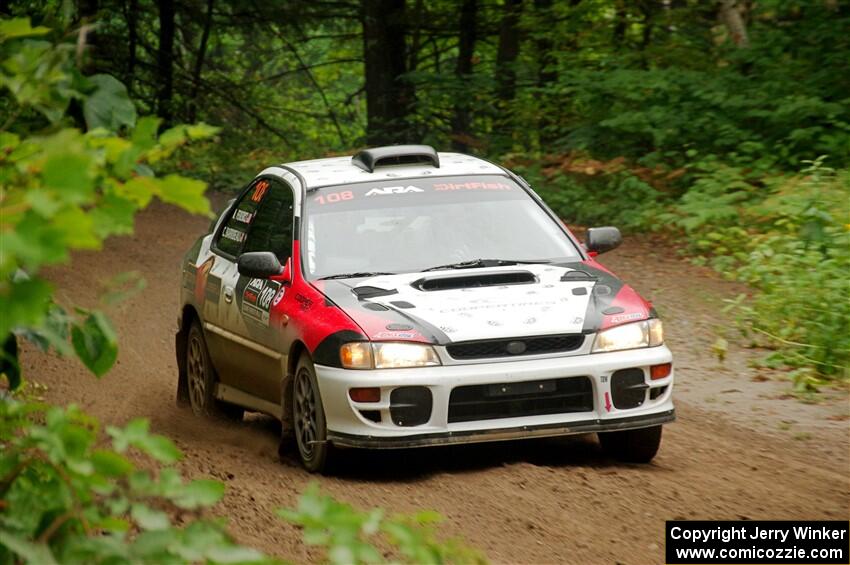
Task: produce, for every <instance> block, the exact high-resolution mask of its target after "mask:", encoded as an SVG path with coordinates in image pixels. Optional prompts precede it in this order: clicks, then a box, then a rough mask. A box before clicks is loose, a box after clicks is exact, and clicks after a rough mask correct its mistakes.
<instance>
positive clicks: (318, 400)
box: [292, 354, 334, 473]
mask: <svg viewBox="0 0 850 565" xmlns="http://www.w3.org/2000/svg"><path fill="white" fill-rule="evenodd" d="M292 420H293V421H292V427H293V430H294V431H295V441H296V443H297V444H298V454H299V456H300V457H301V463H302V464H303V465H304V468H305V469H307V470H308V471H310V472H311V473H322V472H324V471H326V470H328V469H329V468H330V462H331V460H332V459H333V455H334V453H333V445H331V444H330V443H329V442H328V441H327V439H328V428H327V423H326V421H325V410H324V408H323V407H322V397H321V396H320V394H319V386H318V382H317V381H316V371H315V369H314V368H313V363H312V361H310V357H308V356H307V355H306V354H304V355H302V356H301V359H300V360H299V361H298V367H297V368H296V369H295V378H294V380H293V383H292Z"/></svg>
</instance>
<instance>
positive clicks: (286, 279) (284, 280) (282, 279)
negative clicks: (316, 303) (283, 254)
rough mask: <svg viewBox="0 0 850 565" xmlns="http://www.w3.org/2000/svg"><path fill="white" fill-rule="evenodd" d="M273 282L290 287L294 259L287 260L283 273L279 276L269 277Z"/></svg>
mask: <svg viewBox="0 0 850 565" xmlns="http://www.w3.org/2000/svg"><path fill="white" fill-rule="evenodd" d="M269 278H270V279H271V280H273V281H277V282H279V283H281V284H283V285H284V286H286V285H288V284H289V283H291V282H292V257H290V258H288V259H287V260H286V263H284V265H283V271H281V273H280V274H279V275H272V276H271V277H269Z"/></svg>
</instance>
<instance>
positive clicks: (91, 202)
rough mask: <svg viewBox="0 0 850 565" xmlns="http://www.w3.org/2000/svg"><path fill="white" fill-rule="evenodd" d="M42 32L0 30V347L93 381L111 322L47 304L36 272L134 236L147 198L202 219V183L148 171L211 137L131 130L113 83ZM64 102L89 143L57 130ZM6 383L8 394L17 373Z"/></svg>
mask: <svg viewBox="0 0 850 565" xmlns="http://www.w3.org/2000/svg"><path fill="white" fill-rule="evenodd" d="M48 33H49V30H47V29H45V28H43V27H38V28H32V27H30V25H29V21H28V20H25V19H15V20H2V25H0V41H2V43H0V59H2V65H0V68H1V69H2V70H0V84H1V85H2V86H3V87H4V88H5V89H6V95H7V96H8V101H9V103H10V104H11V106H10V107H9V108H7V110H8V116H7V118H6V122H7V123H6V126H4V127H3V129H2V130H0V180H2V182H0V232H2V246H0V336H6V335H8V333H9V332H10V331H13V330H14V331H15V332H16V333H18V334H19V335H22V336H26V337H30V338H32V339H33V340H35V341H36V342H37V343H38V345H39V346H41V347H42V348H49V347H52V348H54V349H55V350H56V351H58V352H60V353H72V352H73V353H75V354H76V355H77V357H79V359H80V360H81V361H82V362H83V364H84V365H85V366H86V367H88V368H89V369H90V370H91V371H92V372H93V373H94V374H95V375H97V376H101V375H103V374H104V373H105V372H106V371H107V370H109V368H110V367H111V366H112V364H113V363H114V361H115V358H116V356H117V344H116V340H115V334H114V331H113V330H112V329H111V327H110V324H109V322H108V321H107V319H106V318H105V317H104V316H103V315H102V314H101V313H99V312H92V311H88V310H83V309H72V310H67V309H62V308H60V307H58V306H57V305H55V304H53V296H52V288H51V286H50V284H49V283H47V282H46V281H45V280H43V279H41V278H40V277H39V274H38V273H39V272H40V270H41V269H42V268H44V267H46V266H49V265H54V264H58V263H64V262H67V261H68V259H69V253H70V252H71V251H73V250H77V249H98V248H100V246H101V245H102V242H103V241H104V240H105V239H106V238H108V237H109V236H111V235H116V234H127V233H131V232H132V229H133V216H134V215H135V213H136V212H137V211H138V210H139V209H141V208H143V207H145V206H147V204H148V203H149V202H150V201H151V199H152V198H153V197H154V196H156V197H158V198H160V199H162V200H163V201H165V202H169V203H172V204H175V205H177V206H181V207H183V208H184V209H186V210H188V211H190V212H195V213H202V214H208V213H209V203H208V202H207V200H206V198H205V197H204V190H205V188H206V187H205V184H204V183H203V182H200V181H197V180H193V179H189V178H184V177H180V176H178V175H167V176H165V177H163V178H157V177H156V176H154V174H153V171H152V169H151V167H150V166H149V165H151V164H155V163H157V162H159V161H161V160H162V159H165V158H168V157H169V156H170V155H171V154H172V153H173V152H174V151H175V150H177V149H178V148H180V147H182V146H184V145H185V144H186V143H188V142H189V141H192V140H198V139H203V138H206V137H209V136H211V135H213V134H214V133H215V132H216V129H215V128H211V127H209V126H205V125H203V124H200V125H195V126H176V127H173V128H171V129H168V130H166V131H164V132H163V133H162V134H161V135H158V134H157V131H158V129H159V124H160V122H159V120H158V119H156V118H150V117H145V118H141V119H139V120H138V121H137V120H136V111H135V108H134V106H133V104H132V102H131V101H130V99H129V97H128V95H127V90H126V88H124V86H123V85H122V84H121V83H120V82H119V81H117V80H116V79H115V78H113V77H111V76H109V75H103V74H101V75H95V76H93V77H84V76H82V75H81V74H79V72H78V71H77V70H76V68H75V67H74V64H73V60H72V54H73V51H72V48H71V46H70V45H66V44H63V43H59V44H56V45H54V44H53V43H50V42H49V41H45V40H43V39H33V38H32V37H33V36H45V35H47V34H48ZM72 100H74V101H76V102H78V103H79V104H80V105H81V107H82V111H83V115H84V116H85V121H86V125H87V127H88V131H86V132H83V131H80V130H79V129H75V128H70V127H65V125H66V124H65V123H64V121H65V118H64V116H65V114H66V111H67V110H68V107H69V104H70V103H71V101H72ZM24 116H26V117H27V118H26V119H24ZM4 130H5V131H4ZM4 339H5V337H4ZM69 340H70V343H71V345H72V347H70V348H69V347H68V341H69ZM11 362H12V363H14V359H13V360H11ZM7 376H8V377H9V379H10V381H11V383H10V384H11V385H12V387H13V388H14V387H15V386H17V384H18V381H19V374H17V372H15V374H13V372H12V371H11V370H10V371H9V374H8V375H7Z"/></svg>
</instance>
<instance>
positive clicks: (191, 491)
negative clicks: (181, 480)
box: [174, 479, 224, 509]
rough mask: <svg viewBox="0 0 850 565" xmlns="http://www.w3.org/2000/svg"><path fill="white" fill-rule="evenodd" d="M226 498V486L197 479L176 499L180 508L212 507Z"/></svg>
mask: <svg viewBox="0 0 850 565" xmlns="http://www.w3.org/2000/svg"><path fill="white" fill-rule="evenodd" d="M222 496H224V484H223V483H220V482H218V481H213V480H210V479H196V480H194V481H192V482H190V483H188V484H187V485H186V486H185V487H183V488H182V489H181V490H180V492H179V493H177V495H176V496H175V497H174V504H176V505H177V506H179V507H180V508H187V509H193V508H199V507H203V506H212V505H213V504H215V503H216V502H218V501H219V500H221V497H222Z"/></svg>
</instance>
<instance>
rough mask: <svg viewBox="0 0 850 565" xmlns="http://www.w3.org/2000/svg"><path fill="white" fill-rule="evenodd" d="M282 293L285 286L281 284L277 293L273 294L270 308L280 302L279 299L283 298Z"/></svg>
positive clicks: (284, 292)
mask: <svg viewBox="0 0 850 565" xmlns="http://www.w3.org/2000/svg"><path fill="white" fill-rule="evenodd" d="M284 294H286V287H285V286H281V287H280V290H279V291H277V294H275V295H274V300H272V308H274V307H275V306H277V305H278V304H280V301H281V300H283V295H284Z"/></svg>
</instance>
